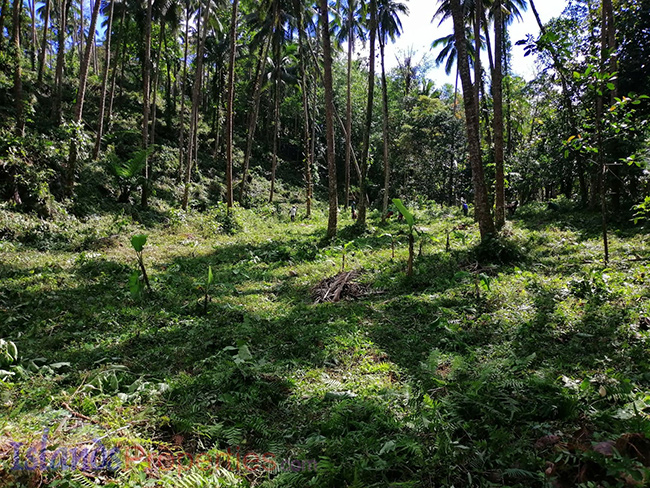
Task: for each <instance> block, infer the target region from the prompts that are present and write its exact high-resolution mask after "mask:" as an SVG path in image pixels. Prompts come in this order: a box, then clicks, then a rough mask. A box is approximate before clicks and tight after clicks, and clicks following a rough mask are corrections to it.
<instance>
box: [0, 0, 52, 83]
mask: <svg viewBox="0 0 650 488" xmlns="http://www.w3.org/2000/svg"><path fill="white" fill-rule="evenodd" d="M50 6H51V3H50V0H45V6H44V7H43V9H44V14H43V41H42V42H41V51H40V53H39V56H38V81H37V84H38V86H39V87H40V86H41V84H42V83H43V72H44V71H45V55H46V54H47V37H48V28H49V25H50ZM39 10H40V9H39ZM1 32H2V29H0V33H1Z"/></svg>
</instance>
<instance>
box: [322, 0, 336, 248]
mask: <svg viewBox="0 0 650 488" xmlns="http://www.w3.org/2000/svg"><path fill="white" fill-rule="evenodd" d="M328 15H329V11H328V7H327V0H320V19H319V20H320V28H321V39H322V44H323V71H324V73H323V81H324V90H325V134H326V139H327V178H328V189H329V191H328V197H329V217H328V220H327V237H328V238H329V239H332V238H334V237H335V236H336V227H337V220H338V198H337V190H336V165H335V161H334V88H333V82H332V45H331V41H330V29H329V19H328Z"/></svg>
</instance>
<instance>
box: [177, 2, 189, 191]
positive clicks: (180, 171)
mask: <svg viewBox="0 0 650 488" xmlns="http://www.w3.org/2000/svg"><path fill="white" fill-rule="evenodd" d="M189 17H190V6H189V1H188V3H187V8H186V9H185V40H184V46H183V82H182V84H181V89H180V90H179V91H180V94H181V116H180V119H181V121H180V127H179V135H178V136H179V147H178V180H179V181H180V179H181V175H182V174H183V161H184V159H185V158H184V154H185V140H184V136H185V90H186V88H187V51H188V49H189V42H190V41H189V37H190V19H189Z"/></svg>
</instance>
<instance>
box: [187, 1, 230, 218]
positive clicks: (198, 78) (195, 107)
mask: <svg viewBox="0 0 650 488" xmlns="http://www.w3.org/2000/svg"><path fill="white" fill-rule="evenodd" d="M236 1H237V0H235V2H236ZM204 11H205V12H204V14H203V21H202V23H201V22H199V21H197V25H196V29H197V31H200V33H201V37H200V40H198V46H197V50H196V72H195V74H194V84H193V85H192V112H191V115H190V117H191V118H190V134H189V136H190V137H189V138H190V140H191V142H190V147H189V151H188V153H187V163H186V166H185V188H184V190H183V202H182V207H183V210H187V205H188V202H189V196H190V183H191V180H192V161H193V159H194V158H195V154H194V151H196V154H198V133H197V132H198V131H197V126H198V119H199V104H200V95H201V93H200V92H201V85H202V81H203V80H202V77H203V53H204V48H205V39H206V37H207V34H208V19H209V18H210V17H209V16H210V9H209V8H205V7H204ZM200 29H203V30H200Z"/></svg>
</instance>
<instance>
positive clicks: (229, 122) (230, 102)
mask: <svg viewBox="0 0 650 488" xmlns="http://www.w3.org/2000/svg"><path fill="white" fill-rule="evenodd" d="M238 6H239V0H233V2H232V12H231V16H230V57H229V61H228V99H227V102H226V105H227V107H226V204H227V205H228V208H230V207H232V204H233V195H232V149H233V140H232V136H233V111H234V103H235V54H236V48H237V45H236V40H237V8H238Z"/></svg>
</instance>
